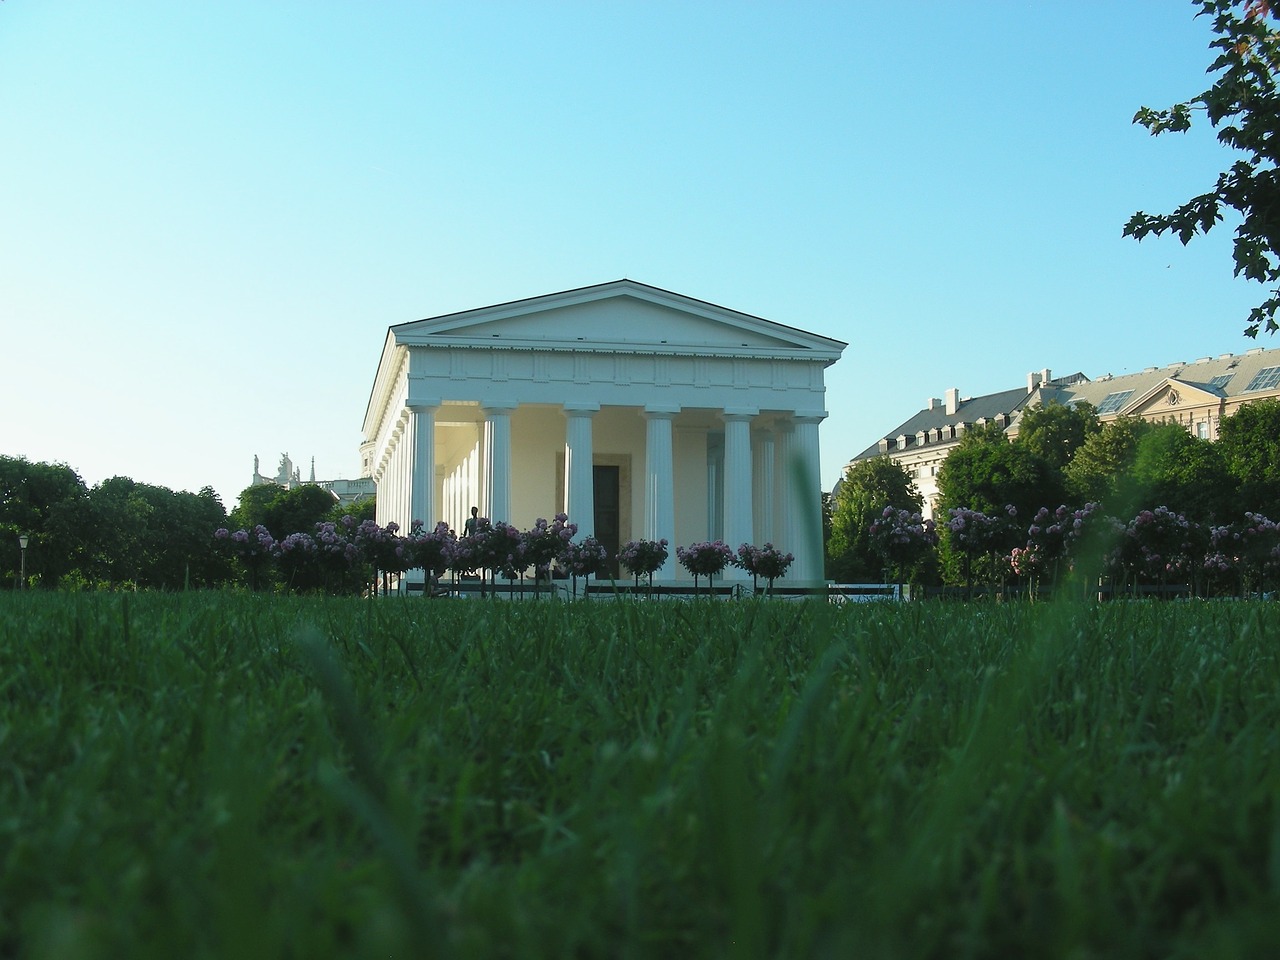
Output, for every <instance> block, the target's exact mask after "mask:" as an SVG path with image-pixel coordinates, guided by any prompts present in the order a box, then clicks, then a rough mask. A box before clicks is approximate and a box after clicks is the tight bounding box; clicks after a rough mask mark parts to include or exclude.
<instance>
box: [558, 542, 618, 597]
mask: <svg viewBox="0 0 1280 960" xmlns="http://www.w3.org/2000/svg"><path fill="white" fill-rule="evenodd" d="M608 562H609V552H608V551H607V550H605V548H604V544H602V543H601V542H600V541H599V540H597V539H596V538H595V537H590V536H588V537H583V538H582V539H581V540H578V541H576V542H573V543H570V544H569V549H568V550H567V551H566V552H565V556H564V560H563V563H564V565H565V566H566V567H567V568H568V569H569V573H571V574H572V575H573V592H574V593H575V594H576V593H577V592H578V577H582V579H583V589H585V588H586V581H587V580H588V579H589V578H590V577H592V576H593V575H594V576H596V577H600V576H603V575H604V574H605V572H606V570H607V567H606V564H607V563H608Z"/></svg>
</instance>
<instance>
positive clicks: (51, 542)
mask: <svg viewBox="0 0 1280 960" xmlns="http://www.w3.org/2000/svg"><path fill="white" fill-rule="evenodd" d="M87 492H88V491H87V490H86V488H85V485H84V481H83V480H81V479H80V475H79V474H78V473H76V471H75V470H73V469H72V468H71V467H69V466H67V465H66V464H64V463H33V462H31V461H30V460H28V459H27V458H26V457H4V456H0V551H2V552H0V557H3V561H0V562H2V563H3V565H4V569H5V571H6V576H5V580H6V584H14V583H16V582H17V577H18V571H19V569H20V566H21V562H22V556H21V550H20V548H19V546H18V536H19V534H24V533H25V534H28V535H29V536H30V537H31V539H30V541H29V542H28V544H27V576H28V577H30V578H33V579H35V580H36V581H37V582H39V583H42V584H45V585H48V586H53V585H55V584H56V583H57V582H58V580H59V579H60V578H61V577H62V576H63V575H64V574H66V573H67V571H69V570H70V569H71V565H72V560H71V554H72V550H73V547H74V543H75V539H74V536H70V537H68V536H67V534H69V533H70V534H73V533H74V531H55V530H53V529H51V528H50V525H49V521H50V518H51V517H52V516H53V514H54V512H55V510H56V509H57V508H58V506H59V505H60V504H62V503H64V502H67V501H77V500H81V499H83V498H84V497H85V496H86V495H87Z"/></svg>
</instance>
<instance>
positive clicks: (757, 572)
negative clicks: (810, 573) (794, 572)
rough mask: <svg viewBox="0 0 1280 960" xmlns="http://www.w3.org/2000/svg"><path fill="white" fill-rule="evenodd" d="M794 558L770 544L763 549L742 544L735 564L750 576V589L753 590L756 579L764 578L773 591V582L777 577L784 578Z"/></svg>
mask: <svg viewBox="0 0 1280 960" xmlns="http://www.w3.org/2000/svg"><path fill="white" fill-rule="evenodd" d="M795 559H796V558H795V557H794V556H792V555H791V554H789V553H783V552H782V551H781V550H779V549H778V548H777V547H775V546H774V545H773V544H772V543H766V544H765V545H764V546H763V547H756V546H752V545H751V544H749V543H744V544H742V546H740V547H738V559H737V561H736V562H737V564H738V566H740V567H741V568H742V569H743V570H745V571H747V573H749V574H751V587H752V589H755V585H756V578H757V577H764V578H765V579H766V580H767V581H769V589H770V590H772V589H773V581H774V580H776V579H778V578H779V577H782V576H786V573H787V568H788V567H790V566H791V564H792V563H794V562H795Z"/></svg>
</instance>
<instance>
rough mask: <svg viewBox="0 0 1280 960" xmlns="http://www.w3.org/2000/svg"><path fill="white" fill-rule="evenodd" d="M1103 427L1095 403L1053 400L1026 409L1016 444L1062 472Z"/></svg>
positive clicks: (1019, 423) (1020, 421)
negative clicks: (1086, 442)
mask: <svg viewBox="0 0 1280 960" xmlns="http://www.w3.org/2000/svg"><path fill="white" fill-rule="evenodd" d="M1101 430H1102V425H1101V424H1100V423H1099V422H1098V415H1097V413H1095V412H1094V409H1093V406H1092V405H1091V404H1088V403H1080V404H1075V405H1073V406H1070V407H1068V406H1064V405H1063V404H1061V403H1057V402H1056V401H1052V402H1050V403H1048V404H1036V406H1034V407H1032V408H1031V409H1030V410H1025V411H1023V413H1022V417H1021V419H1020V420H1019V421H1018V436H1017V439H1016V440H1015V443H1020V444H1022V445H1023V446H1024V447H1026V448H1027V449H1028V450H1030V451H1031V452H1032V453H1034V454H1035V455H1036V456H1038V457H1040V459H1042V460H1044V461H1045V463H1047V464H1049V466H1051V467H1052V468H1053V469H1054V470H1057V471H1059V472H1061V471H1062V470H1063V469H1064V468H1065V467H1066V465H1067V464H1068V463H1070V462H1071V458H1072V457H1073V456H1075V452H1076V451H1077V450H1079V449H1080V448H1081V447H1082V446H1084V443H1085V441H1086V440H1088V439H1089V438H1090V437H1091V436H1093V435H1094V434H1096V433H1099V432H1101Z"/></svg>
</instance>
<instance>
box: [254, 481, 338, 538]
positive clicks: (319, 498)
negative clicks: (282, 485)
mask: <svg viewBox="0 0 1280 960" xmlns="http://www.w3.org/2000/svg"><path fill="white" fill-rule="evenodd" d="M335 503H337V501H336V500H335V499H334V497H333V494H332V493H330V492H329V491H328V490H326V489H324V488H323V487H318V486H316V485H315V484H313V483H304V484H303V485H302V486H300V487H294V488H293V489H291V490H281V491H280V492H279V493H278V494H277V495H276V498H275V499H274V500H272V501H271V502H270V503H269V504H267V508H266V510H265V511H264V513H263V520H262V523H263V526H265V527H266V528H267V529H268V530H270V531H271V533H272V535H273V536H274V537H275V538H276V539H277V540H282V539H284V538H285V537H287V536H288V535H289V534H291V533H314V532H315V529H316V524H317V523H319V522H321V521H322V520H325V519H327V518H328V516H329V514H330V513H331V512H332V510H333V507H334V504H335Z"/></svg>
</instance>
